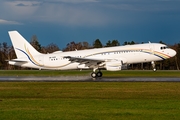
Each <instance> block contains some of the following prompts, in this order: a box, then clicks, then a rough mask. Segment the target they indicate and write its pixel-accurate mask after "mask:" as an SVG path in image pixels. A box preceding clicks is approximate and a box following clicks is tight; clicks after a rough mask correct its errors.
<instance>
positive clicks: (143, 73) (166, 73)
mask: <svg viewBox="0 0 180 120" xmlns="http://www.w3.org/2000/svg"><path fill="white" fill-rule="evenodd" d="M91 72H92V70H83V71H79V70H66V71H59V70H57V71H54V70H50V71H49V70H2V71H0V76H90V74H91ZM102 72H103V76H104V77H180V71H173V70H163V71H161V70H158V71H156V72H153V71H152V70H122V71H113V72H112V71H104V70H103V71H102Z"/></svg>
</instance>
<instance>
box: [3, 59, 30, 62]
mask: <svg viewBox="0 0 180 120" xmlns="http://www.w3.org/2000/svg"><path fill="white" fill-rule="evenodd" d="M6 61H11V62H28V61H27V60H23V59H12V60H6Z"/></svg>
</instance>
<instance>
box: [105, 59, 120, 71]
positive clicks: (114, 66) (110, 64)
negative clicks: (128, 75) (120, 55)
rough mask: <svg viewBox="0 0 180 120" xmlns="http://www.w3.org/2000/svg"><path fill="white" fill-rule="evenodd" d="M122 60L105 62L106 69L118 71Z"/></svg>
mask: <svg viewBox="0 0 180 120" xmlns="http://www.w3.org/2000/svg"><path fill="white" fill-rule="evenodd" d="M122 64H123V62H122V61H121V60H113V61H108V62H106V70H109V71H119V70H121V67H122Z"/></svg>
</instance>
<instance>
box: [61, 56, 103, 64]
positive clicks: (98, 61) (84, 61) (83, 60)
mask: <svg viewBox="0 0 180 120" xmlns="http://www.w3.org/2000/svg"><path fill="white" fill-rule="evenodd" d="M64 58H66V59H69V61H71V62H78V63H80V65H82V64H85V66H87V67H92V66H100V64H101V63H104V62H105V60H102V59H91V58H79V57H71V56H65V57H64Z"/></svg>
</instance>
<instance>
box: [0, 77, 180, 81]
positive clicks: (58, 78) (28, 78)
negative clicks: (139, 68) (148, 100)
mask: <svg viewBox="0 0 180 120" xmlns="http://www.w3.org/2000/svg"><path fill="white" fill-rule="evenodd" d="M0 82H180V78H172V77H169V78H167V77H166V78H165V77H164V78H162V77H160V78H159V77H124V78H122V77H120V78H115V77H114V78H112V77H111V78H109V77H102V78H91V77H90V76H58V77H44V76H43V77H34V76H31V77H29V76H28V77H19V76H16V77H14V76H8V77H7V76H5V77H2V76H1V77H0Z"/></svg>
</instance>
